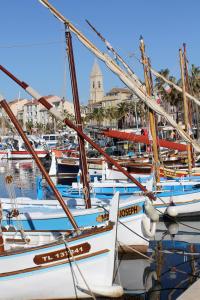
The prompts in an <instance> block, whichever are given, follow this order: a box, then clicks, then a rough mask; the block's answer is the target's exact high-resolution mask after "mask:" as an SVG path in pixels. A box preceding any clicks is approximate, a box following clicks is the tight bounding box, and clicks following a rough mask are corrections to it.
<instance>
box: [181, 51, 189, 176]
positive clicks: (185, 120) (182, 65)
mask: <svg viewBox="0 0 200 300" xmlns="http://www.w3.org/2000/svg"><path fill="white" fill-rule="evenodd" d="M179 58H180V69H181V80H182V90H183V105H184V124H185V131H186V133H188V131H189V130H188V129H189V126H188V125H189V118H188V103H187V97H186V86H185V74H184V58H183V52H182V49H179ZM187 156H188V171H189V173H191V172H192V158H191V145H190V144H189V143H187Z"/></svg>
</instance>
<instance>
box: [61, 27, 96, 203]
mask: <svg viewBox="0 0 200 300" xmlns="http://www.w3.org/2000/svg"><path fill="white" fill-rule="evenodd" d="M65 38H66V44H67V54H68V61H69V69H70V78H71V86H72V95H73V103H74V111H75V118H76V125H77V127H78V128H79V129H80V130H82V131H83V125H82V119H81V110H80V103H79V95H78V86H77V79H76V69H75V62H74V54H73V46H72V38H71V33H70V31H69V30H67V28H66V30H65ZM78 144H79V157H80V163H81V170H82V179H83V195H84V200H85V206H86V208H91V200H90V187H89V173H88V168H87V160H86V153H85V143H84V139H83V138H82V137H81V136H79V135H78Z"/></svg>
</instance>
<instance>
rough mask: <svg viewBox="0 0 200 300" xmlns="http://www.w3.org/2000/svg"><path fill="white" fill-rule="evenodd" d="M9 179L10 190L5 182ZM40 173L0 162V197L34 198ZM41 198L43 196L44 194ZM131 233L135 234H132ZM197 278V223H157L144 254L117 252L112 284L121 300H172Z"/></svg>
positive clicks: (31, 164) (199, 228)
mask: <svg viewBox="0 0 200 300" xmlns="http://www.w3.org/2000/svg"><path fill="white" fill-rule="evenodd" d="M10 175H11V176H12V178H13V186H14V189H13V188H12V189H11V188H10V187H9V186H8V185H7V184H6V181H5V178H6V176H10ZM38 175H40V172H39V171H38V169H37V168H36V166H35V163H34V162H33V161H31V160H29V161H28V160H27V161H25V160H24V161H7V160H2V161H1V162H0V189H1V197H2V198H3V197H9V196H10V195H11V194H12V196H16V197H31V198H34V199H36V198H37V188H36V178H37V176H38ZM44 195H45V193H44ZM45 197H47V195H45ZM131 234H135V233H134V232H132V233H131ZM199 276H200V221H198V220H192V221H191V220H190V221H187V220H182V221H181V222H173V223H172V222H170V223H169V222H167V220H164V221H162V222H159V224H158V226H157V231H156V236H155V238H154V239H153V240H151V242H150V247H149V250H148V253H147V254H146V257H145V256H141V255H139V254H138V253H136V252H134V251H132V252H131V253H128V254H127V253H123V252H122V253H120V254H119V258H118V260H117V261H116V267H115V274H114V277H115V282H116V283H121V284H122V286H123V288H124V291H125V295H124V298H123V299H137V300H139V299H145V300H147V299H149V300H158V299H160V300H174V299H177V298H178V297H179V296H180V295H181V294H182V293H183V292H184V291H185V290H186V289H187V288H188V287H189V286H190V285H191V284H192V283H193V282H195V281H196V280H197V279H198V278H199Z"/></svg>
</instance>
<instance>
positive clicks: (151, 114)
mask: <svg viewBox="0 0 200 300" xmlns="http://www.w3.org/2000/svg"><path fill="white" fill-rule="evenodd" d="M140 51H141V58H142V64H143V69H144V80H145V86H146V93H147V95H148V96H152V82H151V78H150V74H149V72H150V68H148V67H147V66H149V60H148V58H147V56H146V54H145V44H144V40H143V38H142V37H141V38H140ZM149 122H150V131H151V136H152V148H153V158H154V164H155V177H156V182H160V160H159V156H158V145H157V134H156V124H155V115H154V112H153V110H152V109H149Z"/></svg>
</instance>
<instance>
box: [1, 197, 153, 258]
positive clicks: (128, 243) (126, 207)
mask: <svg viewBox="0 0 200 300" xmlns="http://www.w3.org/2000/svg"><path fill="white" fill-rule="evenodd" d="M91 201H92V208H91V209H85V208H84V200H83V199H69V200H66V204H67V205H68V207H70V209H71V212H72V215H73V217H74V219H75V221H76V223H77V224H78V226H79V227H80V228H83V227H84V228H89V227H94V226H95V227H99V226H102V225H103V224H105V222H106V221H107V220H108V216H109V211H110V205H112V202H113V201H115V197H114V198H113V199H111V200H110V201H109V200H106V199H105V200H104V201H103V200H99V199H93V198H91ZM145 201H146V198H145V197H144V196H132V197H130V198H129V199H127V200H123V201H120V204H119V220H120V224H119V226H118V234H117V236H118V241H119V244H121V246H120V249H121V250H122V249H123V250H124V251H130V247H134V248H137V249H138V250H140V251H142V252H146V251H147V249H148V246H149V234H150V235H151V236H153V235H154V234H155V229H156V226H155V224H154V225H153V227H154V229H153V230H152V231H151V226H152V224H151V221H150V218H149V217H147V215H146V214H145V210H144V206H145ZM1 202H2V208H3V219H2V226H3V227H4V228H8V229H9V228H11V230H13V228H14V231H16V230H17V228H20V226H21V227H22V228H23V229H24V230H33V231H34V232H35V231H45V233H44V234H43V235H44V237H40V239H39V238H38V237H37V236H36V238H35V239H36V240H38V241H39V242H41V240H42V239H43V238H44V239H45V238H46V237H47V232H46V231H52V232H54V231H59V232H60V231H61V232H62V231H63V230H72V229H73V227H72V225H71V223H70V221H69V219H68V218H67V217H66V215H65V213H64V212H63V210H62V209H61V207H60V206H59V204H58V202H57V201H56V200H31V199H29V198H25V199H23V198H20V199H15V203H17V209H18V210H19V213H20V215H19V216H14V217H13V216H12V210H11V209H10V207H11V206H12V203H11V201H10V199H3V198H2V199H1ZM5 233H6V232H5ZM136 233H137V234H136ZM57 234H58V233H55V235H57ZM8 235H12V234H11V233H8ZM13 235H15V232H14V233H13ZM16 235H17V234H16ZM18 235H19V234H18ZM47 238H49V239H51V238H52V237H51V235H50V236H49V237H47Z"/></svg>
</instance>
